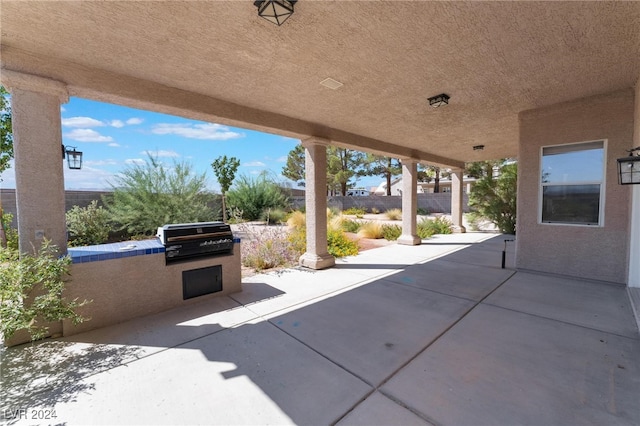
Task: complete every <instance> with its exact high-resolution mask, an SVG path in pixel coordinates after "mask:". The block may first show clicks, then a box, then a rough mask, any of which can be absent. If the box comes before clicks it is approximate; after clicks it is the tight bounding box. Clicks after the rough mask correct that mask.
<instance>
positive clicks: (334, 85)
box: [320, 78, 344, 90]
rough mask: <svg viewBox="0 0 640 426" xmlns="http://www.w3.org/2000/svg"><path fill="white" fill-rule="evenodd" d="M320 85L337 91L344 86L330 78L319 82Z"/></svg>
mask: <svg viewBox="0 0 640 426" xmlns="http://www.w3.org/2000/svg"><path fill="white" fill-rule="evenodd" d="M320 84H321V85H323V86H324V87H328V88H329V89H333V90H336V89H339V88H340V87H342V86H344V84H342V83H340V82H339V81H337V80H334V79H332V78H325V79H324V80H322V81H321V82H320Z"/></svg>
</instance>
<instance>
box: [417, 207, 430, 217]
mask: <svg viewBox="0 0 640 426" xmlns="http://www.w3.org/2000/svg"><path fill="white" fill-rule="evenodd" d="M417 214H419V215H420V216H427V215H429V210H427V209H423V208H422V207H420V208H418V210H417Z"/></svg>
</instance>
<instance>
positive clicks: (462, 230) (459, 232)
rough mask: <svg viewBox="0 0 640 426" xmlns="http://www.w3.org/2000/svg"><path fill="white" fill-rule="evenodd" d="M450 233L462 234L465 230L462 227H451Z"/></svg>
mask: <svg viewBox="0 0 640 426" xmlns="http://www.w3.org/2000/svg"><path fill="white" fill-rule="evenodd" d="M451 232H453V233H454V234H464V233H466V232H467V228H465V227H464V226H462V225H453V226H452V227H451Z"/></svg>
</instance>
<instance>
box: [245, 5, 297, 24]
mask: <svg viewBox="0 0 640 426" xmlns="http://www.w3.org/2000/svg"><path fill="white" fill-rule="evenodd" d="M297 1H298V0H256V1H254V2H253V5H254V6H256V7H257V8H258V16H262V17H263V18H264V19H266V20H267V21H269V22H273V23H274V24H276V25H277V26H280V25H282V24H284V21H286V20H287V19H289V17H290V16H291V15H293V5H294V4H296V2H297Z"/></svg>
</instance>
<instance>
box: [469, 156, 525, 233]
mask: <svg viewBox="0 0 640 426" xmlns="http://www.w3.org/2000/svg"><path fill="white" fill-rule="evenodd" d="M483 163H485V164H483V165H480V166H471V167H473V168H475V169H474V170H484V171H483V172H482V177H480V179H478V180H477V181H476V183H475V184H474V185H473V187H472V188H471V194H469V206H471V208H472V209H473V210H474V211H476V212H477V213H478V214H479V215H480V216H482V217H486V218H487V219H489V220H490V221H491V222H493V223H494V224H495V225H496V226H497V227H498V229H500V232H504V233H505V234H515V232H516V195H517V187H518V165H517V163H515V162H505V161H502V165H501V166H500V169H499V173H498V175H497V176H496V177H494V175H493V166H492V165H490V164H487V162H483Z"/></svg>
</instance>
